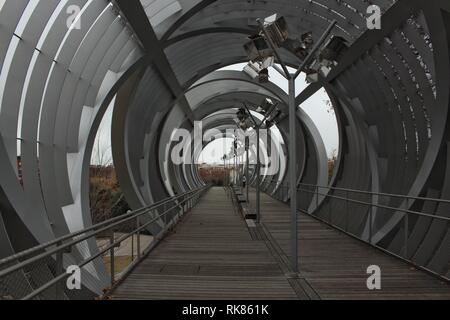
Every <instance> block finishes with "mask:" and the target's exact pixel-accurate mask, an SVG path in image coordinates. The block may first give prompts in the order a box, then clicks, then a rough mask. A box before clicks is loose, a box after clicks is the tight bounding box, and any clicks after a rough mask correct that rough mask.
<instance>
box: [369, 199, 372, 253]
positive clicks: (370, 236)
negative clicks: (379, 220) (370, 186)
mask: <svg viewBox="0 0 450 320" xmlns="http://www.w3.org/2000/svg"><path fill="white" fill-rule="evenodd" d="M372 221H373V196H371V197H370V210H369V243H370V244H372V243H373V223H372Z"/></svg>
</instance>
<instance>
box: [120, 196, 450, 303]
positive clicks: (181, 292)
mask: <svg viewBox="0 0 450 320" xmlns="http://www.w3.org/2000/svg"><path fill="white" fill-rule="evenodd" d="M251 199H252V200H253V201H254V194H252V195H251ZM261 207H262V210H263V211H262V213H263V224H262V227H260V228H248V227H247V225H246V223H245V221H244V220H243V218H242V217H241V216H240V215H239V214H238V213H236V212H235V211H234V209H233V206H232V204H231V201H230V199H228V198H227V195H226V193H225V191H224V189H223V188H213V189H211V190H210V191H209V192H208V193H207V194H206V195H205V197H204V198H203V199H202V200H201V202H200V203H199V205H198V206H197V207H196V208H195V209H194V210H193V211H192V212H190V213H189V214H187V215H186V216H185V217H184V218H183V220H182V221H181V222H180V224H179V225H178V226H177V228H176V230H175V231H174V232H173V233H172V234H170V235H169V236H168V237H167V238H166V239H165V240H164V241H163V242H162V243H161V244H160V245H159V246H158V247H157V248H156V249H155V250H154V251H153V252H151V254H150V255H149V256H148V257H147V258H146V259H145V260H144V261H143V262H142V263H141V264H139V265H138V266H137V267H136V268H135V269H134V270H133V272H132V273H131V274H130V275H129V276H128V277H127V278H126V279H125V280H124V281H123V282H122V283H121V284H120V286H119V287H118V288H116V290H115V291H114V292H113V294H112V296H111V298H113V299H189V300H196V299H201V300H203V299H207V300H209V299H230V300H247V299H252V300H253V299H255V300H258V299H271V300H274V299H280V300H288V299H301V300H306V299H450V286H449V285H448V284H446V283H443V282H441V281H439V280H437V279H435V278H433V277H431V276H429V275H428V274H426V273H424V272H422V271H417V270H414V269H413V268H411V266H409V265H408V264H406V263H404V262H402V261H400V260H398V259H396V258H393V257H390V256H388V255H385V254H384V253H382V252H381V251H378V250H376V249H374V248H371V247H369V246H368V245H365V244H363V243H361V242H359V241H357V240H355V239H352V238H350V237H348V236H347V235H345V234H343V233H340V232H338V231H336V230H334V229H331V228H329V227H327V226H326V225H324V224H322V223H320V222H318V221H316V220H314V219H313V218H311V217H308V216H305V215H302V216H301V217H300V219H299V230H300V232H299V249H300V258H299V259H300V266H301V267H300V269H301V277H300V279H295V280H294V279H289V277H287V276H286V274H288V273H289V266H288V265H289V263H288V255H287V254H286V253H287V252H289V232H288V230H289V229H288V227H289V212H290V211H289V207H288V206H287V205H286V204H284V203H281V202H278V201H276V200H273V199H272V198H270V197H269V196H267V195H262V206H261ZM374 264H375V265H378V266H380V267H381V269H382V290H380V291H369V290H368V289H367V286H366V280H367V277H368V275H367V274H366V269H367V267H368V266H369V265H374Z"/></svg>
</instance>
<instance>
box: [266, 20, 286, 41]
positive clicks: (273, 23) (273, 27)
mask: <svg viewBox="0 0 450 320" xmlns="http://www.w3.org/2000/svg"><path fill="white" fill-rule="evenodd" d="M264 27H265V28H266V31H267V35H268V36H269V38H270V40H271V41H272V42H273V44H275V45H276V46H277V47H281V46H282V45H283V43H284V42H285V41H286V40H287V39H288V38H289V31H288V25H287V22H286V19H285V18H284V17H283V16H279V15H278V14H274V15H272V16H270V17H267V18H266V19H265V21H264Z"/></svg>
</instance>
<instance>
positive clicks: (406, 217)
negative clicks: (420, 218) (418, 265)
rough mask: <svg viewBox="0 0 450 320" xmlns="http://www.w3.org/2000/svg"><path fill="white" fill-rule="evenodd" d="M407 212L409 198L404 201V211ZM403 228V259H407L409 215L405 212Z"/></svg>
mask: <svg viewBox="0 0 450 320" xmlns="http://www.w3.org/2000/svg"><path fill="white" fill-rule="evenodd" d="M408 210H409V198H407V199H406V211H408ZM404 228H405V232H404V233H405V234H404V237H405V238H404V241H405V247H404V257H405V259H408V238H409V213H408V212H405V218H404Z"/></svg>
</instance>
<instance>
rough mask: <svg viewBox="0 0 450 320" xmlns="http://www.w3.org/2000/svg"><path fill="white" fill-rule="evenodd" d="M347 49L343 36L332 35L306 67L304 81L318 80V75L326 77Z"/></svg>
mask: <svg viewBox="0 0 450 320" xmlns="http://www.w3.org/2000/svg"><path fill="white" fill-rule="evenodd" d="M347 49H348V45H347V42H346V40H345V39H344V38H342V37H339V36H332V37H331V38H330V39H329V40H328V42H326V44H325V45H324V46H323V48H322V49H321V50H320V51H319V52H318V53H317V54H316V57H315V59H314V61H313V62H312V63H311V64H310V65H309V67H308V68H307V69H306V81H307V82H308V83H312V82H317V81H319V76H322V77H324V78H325V77H327V76H328V74H329V73H330V71H331V69H332V68H333V67H335V66H336V65H337V64H338V61H339V60H340V58H341V57H342V56H343V55H344V54H345V52H346V51H347Z"/></svg>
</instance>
